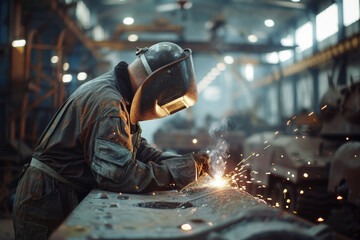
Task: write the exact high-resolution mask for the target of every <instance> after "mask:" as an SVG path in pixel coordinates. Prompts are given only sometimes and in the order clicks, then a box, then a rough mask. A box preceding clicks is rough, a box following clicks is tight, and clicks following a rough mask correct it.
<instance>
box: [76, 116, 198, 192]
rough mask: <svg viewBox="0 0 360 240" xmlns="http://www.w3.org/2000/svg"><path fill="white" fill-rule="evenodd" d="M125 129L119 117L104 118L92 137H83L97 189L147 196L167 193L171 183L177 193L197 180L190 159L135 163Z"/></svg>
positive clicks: (136, 161)
mask: <svg viewBox="0 0 360 240" xmlns="http://www.w3.org/2000/svg"><path fill="white" fill-rule="evenodd" d="M126 126H127V125H126V124H124V122H123V121H122V119H121V118H119V117H110V118H103V119H100V120H98V121H96V123H95V124H94V126H93V127H92V129H91V133H90V132H89V133H87V134H85V135H87V136H89V138H88V143H86V144H84V147H85V149H84V150H86V151H88V154H86V155H88V156H89V157H90V159H89V164H90V167H91V169H92V171H93V174H94V177H95V179H96V181H97V182H98V184H99V187H100V188H102V189H105V190H109V191H117V192H149V191H155V190H165V189H168V186H169V185H170V184H172V183H174V180H175V184H176V186H177V188H178V189H181V188H183V187H185V186H186V185H188V184H189V183H191V182H192V181H194V180H196V177H197V169H196V163H195V162H194V160H193V159H192V158H191V156H190V157H183V156H179V157H178V158H177V161H175V159H168V160H164V161H162V162H161V163H155V162H153V161H148V162H146V163H145V162H141V161H138V160H137V159H136V158H135V156H133V154H132V152H131V151H130V150H129V149H130V148H131V147H130V146H132V145H131V144H132V143H131V138H130V133H129V129H127V127H126ZM89 131H90V130H89ZM82 139H86V138H82ZM174 168H179V170H182V172H179V170H175V169H174ZM173 172H174V174H173ZM174 175H175V176H174ZM178 179H179V180H178ZM177 180H178V181H177Z"/></svg>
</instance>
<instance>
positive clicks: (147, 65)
mask: <svg viewBox="0 0 360 240" xmlns="http://www.w3.org/2000/svg"><path fill="white" fill-rule="evenodd" d="M140 60H141V62H142V64H143V65H144V67H145V70H146V72H147V73H148V74H149V75H150V74H151V73H152V71H151V68H150V66H149V63H148V62H147V60H146V58H145V55H144V54H141V55H140Z"/></svg>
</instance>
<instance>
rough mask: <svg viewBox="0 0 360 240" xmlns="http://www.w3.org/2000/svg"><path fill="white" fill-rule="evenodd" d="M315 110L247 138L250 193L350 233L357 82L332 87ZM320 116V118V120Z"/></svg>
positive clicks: (359, 148) (359, 147)
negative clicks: (284, 126)
mask: <svg viewBox="0 0 360 240" xmlns="http://www.w3.org/2000/svg"><path fill="white" fill-rule="evenodd" d="M329 86H330V88H329V90H328V91H327V92H326V93H325V95H324V97H323V98H322V100H321V103H320V108H321V111H320V114H319V117H317V116H315V115H314V114H313V113H309V114H304V115H300V116H296V117H294V118H292V119H291V120H289V121H288V124H287V125H288V128H289V129H290V131H288V133H279V132H275V133H274V132H264V133H260V134H255V135H253V136H250V137H249V138H247V139H246V141H245V145H244V148H245V151H244V152H245V156H250V158H249V160H248V161H249V162H250V165H249V166H250V167H249V173H250V177H251V193H253V194H255V195H258V196H259V197H261V198H263V199H264V200H266V201H268V202H269V203H270V204H271V205H273V206H275V207H279V208H282V209H284V210H288V211H291V212H294V213H297V214H298V215H300V216H302V217H304V218H305V219H308V220H311V221H314V222H315V221H317V222H322V221H325V222H327V223H328V224H331V226H332V227H333V228H334V229H335V230H336V231H338V232H340V233H342V234H345V235H348V236H350V237H359V233H360V224H359V223H360V217H359V209H360V208H359V207H360V188H359V187H358V182H359V181H360V176H359V174H358V173H359V170H360V161H359V154H360V143H359V142H355V140H358V139H359V137H360V127H359V123H360V121H357V120H358V119H359V116H360V110H359V109H360V102H359V99H360V92H359V90H360V83H353V81H352V83H351V86H350V87H335V86H334V84H333V83H332V81H331V80H329ZM320 122H321V124H320Z"/></svg>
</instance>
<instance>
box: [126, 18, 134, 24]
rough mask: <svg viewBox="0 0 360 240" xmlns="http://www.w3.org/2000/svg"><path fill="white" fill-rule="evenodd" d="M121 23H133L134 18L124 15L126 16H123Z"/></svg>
mask: <svg viewBox="0 0 360 240" xmlns="http://www.w3.org/2000/svg"><path fill="white" fill-rule="evenodd" d="M123 23H124V24H125V25H131V24H133V23H134V19H133V18H132V17H126V18H124V20H123Z"/></svg>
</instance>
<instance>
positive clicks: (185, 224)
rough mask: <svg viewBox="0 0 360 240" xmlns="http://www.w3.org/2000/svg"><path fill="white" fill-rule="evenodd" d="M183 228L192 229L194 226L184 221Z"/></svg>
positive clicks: (185, 229)
mask: <svg viewBox="0 0 360 240" xmlns="http://www.w3.org/2000/svg"><path fill="white" fill-rule="evenodd" d="M181 229H182V230H184V231H190V230H191V229H192V227H191V225H190V224H188V223H184V224H183V225H181Z"/></svg>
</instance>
